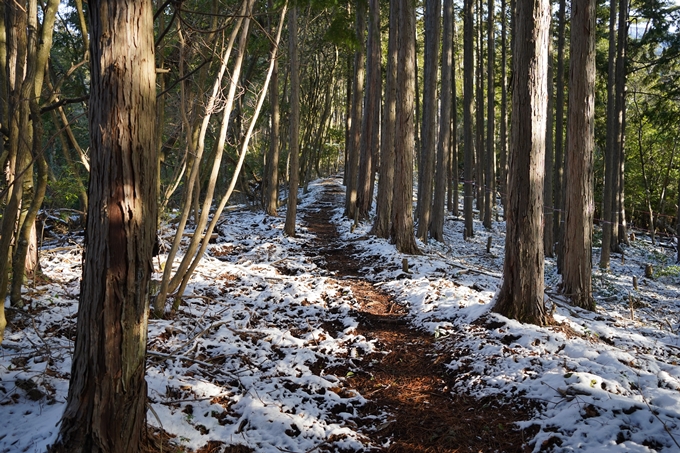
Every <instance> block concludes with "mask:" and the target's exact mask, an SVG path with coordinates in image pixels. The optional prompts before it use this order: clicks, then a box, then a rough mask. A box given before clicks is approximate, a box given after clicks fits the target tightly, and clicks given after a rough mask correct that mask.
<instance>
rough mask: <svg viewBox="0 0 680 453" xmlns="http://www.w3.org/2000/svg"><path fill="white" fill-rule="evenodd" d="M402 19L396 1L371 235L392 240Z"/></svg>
mask: <svg viewBox="0 0 680 453" xmlns="http://www.w3.org/2000/svg"><path fill="white" fill-rule="evenodd" d="M398 33H399V16H398V9H397V3H396V2H390V32H389V37H388V41H387V74H386V76H385V81H386V83H385V105H384V107H383V111H382V131H381V134H380V176H379V178H378V200H377V203H376V216H375V221H374V223H373V229H372V233H373V234H375V235H376V236H378V237H381V238H385V239H387V238H389V237H390V225H391V223H390V222H391V220H392V202H393V195H394V164H395V162H394V136H395V123H396V104H397V86H396V85H397V50H398V49H397V36H398Z"/></svg>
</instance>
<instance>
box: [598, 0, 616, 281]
mask: <svg viewBox="0 0 680 453" xmlns="http://www.w3.org/2000/svg"><path fill="white" fill-rule="evenodd" d="M616 4H617V2H616V0H614V1H611V2H609V50H608V58H607V60H608V70H607V136H606V144H605V150H604V156H605V162H604V193H603V194H602V195H603V196H602V251H601V253H600V268H602V269H609V258H610V254H611V249H612V232H613V225H614V222H615V219H614V213H613V210H614V209H613V208H614V198H615V197H614V191H615V190H616V188H615V187H614V182H615V179H616V178H615V176H614V175H615V169H614V164H615V163H616V161H617V159H616V158H615V154H616V152H617V149H616V147H615V145H616V143H617V142H618V140H616V139H615V135H616V130H617V128H616V122H617V119H616V117H615V112H616V109H615V93H614V87H615V83H616V74H615V72H616V18H617V16H616Z"/></svg>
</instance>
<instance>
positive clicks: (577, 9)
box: [562, 0, 596, 310]
mask: <svg viewBox="0 0 680 453" xmlns="http://www.w3.org/2000/svg"><path fill="white" fill-rule="evenodd" d="M571 26H572V31H573V33H572V34H571V48H570V55H571V58H570V68H569V120H568V122H567V153H566V158H567V163H566V168H567V172H568V173H567V178H568V181H569V184H568V186H567V192H566V206H565V210H566V215H565V225H564V250H563V253H564V267H563V270H562V291H563V292H564V293H565V295H566V296H567V297H568V298H569V299H570V300H571V303H572V304H573V305H576V306H578V307H581V308H585V309H588V310H594V309H595V301H594V299H593V295H592V283H591V279H592V235H593V212H594V210H595V206H594V199H593V148H594V147H595V33H596V30H595V1H594V0H574V1H573V2H572V4H571Z"/></svg>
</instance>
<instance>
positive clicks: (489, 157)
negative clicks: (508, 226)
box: [484, 0, 496, 229]
mask: <svg viewBox="0 0 680 453" xmlns="http://www.w3.org/2000/svg"><path fill="white" fill-rule="evenodd" d="M488 8H489V11H488V13H489V15H488V19H487V32H488V33H487V44H486V45H487V48H488V55H487V69H486V71H487V73H486V77H487V79H486V81H487V88H486V94H487V100H486V121H487V124H486V161H485V163H484V164H485V173H486V174H485V175H484V177H485V179H486V185H485V189H484V227H485V228H487V229H491V221H492V217H493V207H494V205H495V200H496V184H495V181H496V150H495V146H494V144H495V143H494V142H495V121H496V112H495V109H496V106H495V104H494V101H495V99H496V92H495V87H494V58H495V52H496V50H495V45H494V44H495V39H496V37H495V33H494V28H495V27H494V10H495V6H494V1H493V0H489V6H488Z"/></svg>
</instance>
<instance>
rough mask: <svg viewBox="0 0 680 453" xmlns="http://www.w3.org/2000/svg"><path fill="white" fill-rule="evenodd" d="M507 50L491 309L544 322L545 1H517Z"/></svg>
mask: <svg viewBox="0 0 680 453" xmlns="http://www.w3.org/2000/svg"><path fill="white" fill-rule="evenodd" d="M515 14H516V20H515V26H516V28H515V41H514V42H515V46H514V49H513V60H514V61H513V69H514V70H513V73H514V77H513V90H512V101H513V102H512V112H513V113H512V145H511V146H512V148H511V154H510V177H509V188H508V189H509V194H510V198H509V200H508V220H507V232H506V240H505V262H504V266H503V284H502V287H501V289H500V292H499V294H498V298H497V300H496V305H495V307H494V310H495V311H496V312H498V313H500V314H502V315H504V316H508V317H511V318H514V319H517V320H518V321H520V322H530V323H535V324H539V325H543V324H546V322H547V321H548V315H547V314H546V310H545V304H544V303H543V297H544V294H543V291H544V277H543V261H544V256H543V226H542V223H543V171H544V155H545V127H546V102H545V99H546V96H547V72H548V54H547V51H548V39H549V29H550V3H549V1H548V0H534V1H531V2H529V1H526V2H525V1H522V2H518V3H517V9H516V13H515Z"/></svg>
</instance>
